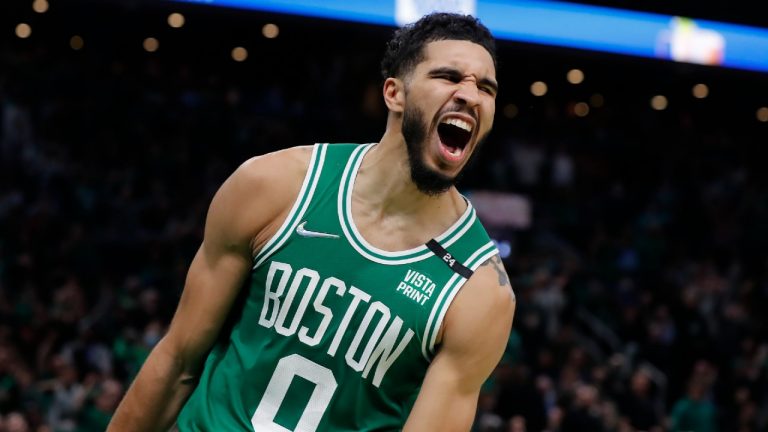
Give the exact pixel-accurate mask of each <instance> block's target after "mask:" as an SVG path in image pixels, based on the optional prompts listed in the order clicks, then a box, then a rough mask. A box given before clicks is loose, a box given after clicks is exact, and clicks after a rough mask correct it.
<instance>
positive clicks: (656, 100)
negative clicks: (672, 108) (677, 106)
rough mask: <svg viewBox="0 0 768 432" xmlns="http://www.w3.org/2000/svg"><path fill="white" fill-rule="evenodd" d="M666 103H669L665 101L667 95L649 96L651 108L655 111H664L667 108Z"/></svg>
mask: <svg viewBox="0 0 768 432" xmlns="http://www.w3.org/2000/svg"><path fill="white" fill-rule="evenodd" d="M667 105H669V102H668V101H667V97H666V96H664V95H656V96H654V97H652V98H651V108H653V109H655V110H656V111H664V110H665V109H667Z"/></svg>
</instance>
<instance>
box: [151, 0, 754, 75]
mask: <svg viewBox="0 0 768 432" xmlns="http://www.w3.org/2000/svg"><path fill="white" fill-rule="evenodd" d="M166 1H173V2H191V3H202V4H207V5H214V6H225V7H234V8H245V9H255V10H261V11H267V12H276V13H286V14H292V15H304V16H311V17H317V18H328V19H334V20H342V21H354V22H363V23H368V24H376V25H389V26H395V25H402V24H403V23H404V21H403V19H402V18H401V17H402V16H407V17H409V19H408V20H415V18H417V17H418V16H420V15H421V14H424V13H427V12H430V11H432V10H441V11H453V12H461V13H470V14H472V15H475V16H477V17H478V18H480V19H481V20H482V21H483V23H484V24H485V25H487V26H488V28H489V29H490V30H491V32H492V33H493V34H494V36H496V37H497V38H499V39H506V40H512V41H517V42H525V43H536V44H545V45H554V46H562V47H567V48H577V49H587V50H593V51H603V52H609V53H615V54H624V55H633V56H640V57H650V58H661V59H666V60H673V61H678V62H685V63H696V64H705V65H717V66H725V67H732V68H737V69H748V70H758V71H764V72H768V29H763V28H758V27H752V26H746V25H740V24H731V23H723V22H717V21H710V20H700V19H695V20H694V19H691V18H687V17H677V16H671V15H663V14H656V13H647V12H635V11H629V10H623V9H617V8H610V7H605V6H593V5H585V4H574V3H569V2H564V1H556V0H505V1H498V0H443V1H440V0H429V1H427V0H424V1H419V0H380V1H348V0H292V1H280V0H166ZM467 11H469V12H467ZM473 11H476V12H473ZM406 21H407V20H406Z"/></svg>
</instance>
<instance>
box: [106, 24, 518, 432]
mask: <svg viewBox="0 0 768 432" xmlns="http://www.w3.org/2000/svg"><path fill="white" fill-rule="evenodd" d="M382 65H383V72H384V74H385V79H386V80H385V82H384V85H383V96H384V100H385V102H386V105H387V107H388V109H389V114H388V119H387V127H386V131H385V132H384V135H383V137H382V138H381V141H380V142H378V143H375V144H367V145H351V144H333V145H326V144H319V145H315V146H313V147H304V148H292V149H288V150H284V151H280V152H277V153H273V154H268V155H265V156H261V157H257V158H254V159H251V160H249V161H247V162H246V163H244V164H243V165H242V166H241V167H239V168H238V169H237V170H236V171H235V172H234V174H232V176H231V177H230V178H229V179H228V180H227V181H226V182H225V183H224V184H223V186H222V187H221V189H220V190H219V191H218V192H217V194H216V196H215V197H214V198H213V201H212V203H211V206H210V210H209V212H208V217H207V221H206V226H205V235H204V240H203V244H202V246H201V247H200V250H199V251H198V253H197V255H196V256H195V258H194V260H193V261H192V265H191V267H190V269H189V274H188V277H187V281H186V285H185V288H184V292H183V294H182V296H181V300H180V303H179V306H178V310H177V311H176V315H175V316H174V318H173V321H172V322H171V325H170V328H169V330H168V333H167V334H166V335H165V337H164V338H163V339H162V340H161V341H160V342H159V343H158V344H157V346H156V347H155V349H154V350H153V351H152V353H151V355H150V356H149V358H148V359H147V361H146V363H145V364H144V366H143V368H142V369H141V371H140V373H139V374H138V376H137V377H136V380H135V382H134V383H133V385H132V386H131V388H130V389H129V391H128V393H127V394H126V396H125V398H124V400H123V401H122V402H121V405H120V407H119V408H118V410H117V412H116V414H115V416H114V418H113V420H112V423H111V425H110V428H109V430H110V431H151V430H158V431H159V430H167V429H168V428H169V427H170V426H172V425H173V423H174V421H176V422H177V425H178V428H179V429H180V430H181V431H245V430H255V431H305V432H312V431H342V430H344V431H373V430H376V431H392V430H401V429H402V430H405V431H467V430H469V429H470V427H471V425H472V421H473V417H474V414H475V407H476V403H477V399H478V394H479V391H480V386H481V384H483V382H484V381H485V379H486V378H487V377H488V376H489V374H490V373H491V372H492V370H493V369H494V367H495V366H496V364H497V362H498V361H499V359H500V357H501V355H502V353H503V351H504V348H505V345H506V341H507V338H508V336H509V332H510V329H511V325H512V316H513V313H514V309H515V298H514V295H513V293H512V290H511V287H510V285H509V281H508V278H507V275H506V273H505V271H504V268H503V266H502V264H501V261H500V259H499V256H498V253H497V250H496V248H495V247H494V245H493V243H492V242H491V240H490V239H489V237H488V235H487V234H486V232H485V230H484V229H483V227H482V226H481V225H480V223H479V222H478V220H477V215H476V213H475V210H474V209H473V208H472V206H471V204H470V203H469V202H468V201H467V200H466V199H465V198H464V197H462V196H461V195H460V194H459V193H458V192H457V191H456V189H455V188H454V187H453V183H454V180H455V179H456V177H457V176H458V175H459V173H460V172H461V171H462V169H463V168H464V167H465V165H466V164H467V161H468V160H469V158H470V156H471V155H472V154H473V153H474V152H475V151H477V150H478V147H479V146H480V143H481V142H482V141H483V139H484V138H485V137H486V136H487V134H488V132H489V131H490V129H491V124H492V122H493V116H494V110H495V97H496V92H497V84H496V80H495V75H496V73H495V72H496V68H495V56H494V41H493V39H492V37H491V35H490V33H489V32H488V30H487V29H486V28H485V27H483V26H482V25H481V24H480V23H479V22H478V21H477V20H476V19H474V18H472V17H468V16H460V15H453V14H433V15H429V16H426V17H424V18H422V19H421V20H420V21H418V22H417V23H415V24H414V25H411V26H409V27H405V28H403V29H401V30H400V31H398V32H397V33H396V35H395V37H394V39H393V40H392V41H391V42H390V43H389V45H388V49H387V53H386V56H385V59H384V61H383V63H382Z"/></svg>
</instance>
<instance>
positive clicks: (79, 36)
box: [0, 0, 768, 432]
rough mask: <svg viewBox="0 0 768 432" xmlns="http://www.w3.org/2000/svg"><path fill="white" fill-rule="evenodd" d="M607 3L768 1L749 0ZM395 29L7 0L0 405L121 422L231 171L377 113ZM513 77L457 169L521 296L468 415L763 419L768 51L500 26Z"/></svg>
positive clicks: (721, 421) (0, 193) (732, 8)
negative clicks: (763, 66)
mask: <svg viewBox="0 0 768 432" xmlns="http://www.w3.org/2000/svg"><path fill="white" fill-rule="evenodd" d="M594 3H595V4H598V3H599V4H602V5H610V6H617V7H625V8H631V7H635V8H637V7H639V8H642V9H643V10H646V11H656V12H662V13H666V14H673V15H683V16H690V17H701V18H709V19H715V20H720V21H730V22H738V23H744V24H750V25H755V26H764V27H768V20H766V19H765V17H764V16H763V15H761V14H760V10H761V9H760V7H759V5H754V6H750V5H747V4H746V3H742V4H739V3H738V2H736V3H733V2H732V3H729V6H728V7H726V6H722V5H721V6H717V5H714V4H699V3H696V2H692V1H689V2H677V3H675V4H671V3H669V2H661V1H658V2H655V1H649V2H642V4H641V5H635V2H628V1H610V0H602V1H599V2H598V1H595V2H594ZM172 13H181V14H182V15H183V17H184V25H183V26H181V27H179V28H174V27H172V26H170V25H169V16H170V14H172ZM171 21H172V20H171ZM21 23H24V24H27V25H28V28H26V27H19V24H21ZM268 24H271V26H268ZM27 30H29V34H27ZM392 30H393V28H392V27H386V26H375V25H364V24H355V23H349V22H340V21H332V20H322V19H311V18H305V17H299V16H292V15H279V14H269V13H264V12H256V11H243V10H233V9H224V8H214V7H210V6H204V5H191V4H181V3H170V2H142V1H138V0H134V1H74V0H72V1H64V0H59V1H55V0H51V1H50V4H48V3H47V2H45V1H43V0H37V1H34V2H33V1H31V0H29V1H20V0H3V1H2V4H1V5H0V118H1V119H2V122H1V123H0V431H9V432H10V431H13V432H19V431H55V432H58V431H98V430H103V429H104V427H105V425H106V422H108V420H109V417H110V415H111V413H112V412H113V410H114V408H115V406H116V403H117V402H118V400H119V398H120V397H121V395H122V392H123V391H124V389H125V386H126V385H127V384H128V383H129V382H130V380H131V379H132V378H133V376H134V375H135V373H136V371H137V370H138V368H139V367H140V365H141V363H142V361H143V359H144V358H145V356H146V355H147V353H148V351H149V350H150V349H151V347H152V346H153V345H154V344H155V343H156V342H157V340H158V339H159V338H160V337H161V335H162V334H163V331H164V330H165V328H166V325H167V323H168V321H169V319H170V316H171V314H172V312H173V310H174V307H175V304H176V302H177V299H178V296H179V294H180V290H181V288H182V284H183V280H184V276H185V272H186V268H187V266H188V264H189V262H190V260H191V258H192V256H193V254H194V252H195V250H196V249H197V247H198V245H199V242H200V240H201V232H202V223H203V219H204V216H205V211H206V209H207V205H208V202H209V200H210V198H211V197H212V195H213V193H214V192H215V190H216V189H217V187H218V186H219V185H220V183H221V182H222V181H223V180H224V179H225V178H226V177H227V176H228V174H229V173H230V172H231V171H232V170H233V169H234V168H235V167H236V166H237V165H238V164H239V163H241V162H242V161H243V160H245V159H247V158H249V157H251V156H253V155H257V154H263V153H266V152H269V151H273V150H277V149H281V148H285V147H288V146H293V145H305V144H311V143H313V142H371V141H376V140H378V139H379V137H380V136H381V134H382V132H383V128H384V122H385V107H384V105H383V104H382V102H381V91H380V85H381V79H380V77H379V73H378V70H379V69H378V61H379V59H380V56H381V54H382V52H383V46H384V43H385V41H386V40H387V38H388V37H389V36H390V34H391V32H392ZM275 31H276V32H277V34H276V35H275ZM267 36H275V37H267ZM147 38H154V42H153V41H152V40H148V39H147ZM155 43H156V44H157V46H156V47H155V48H156V49H153V46H154V44H155ZM236 47H240V48H242V49H241V50H235V48H236ZM238 56H239V57H238ZM243 56H245V58H242V57H243ZM234 57H238V58H239V59H240V61H236V60H235V59H234ZM573 69H578V70H579V71H580V72H581V73H582V74H583V79H582V80H581V81H580V82H578V83H576V84H574V83H571V82H569V77H570V80H571V81H573V82H577V81H579V79H577V78H578V77H579V73H577V72H571V71H572V70H573ZM498 80H499V82H500V84H501V92H500V94H499V97H498V100H497V115H496V123H495V128H494V131H493V133H492V135H491V137H490V138H489V140H488V142H487V143H486V144H485V148H484V149H483V151H482V153H481V155H480V156H479V157H478V158H477V160H476V162H475V163H474V165H473V166H472V168H471V170H470V171H469V172H468V173H467V174H466V176H465V178H464V179H463V180H462V182H461V183H460V189H461V190H462V191H463V192H464V193H466V194H467V195H468V196H470V197H471V198H472V199H473V201H475V202H476V204H477V206H478V209H479V211H480V213H481V216H482V217H483V218H484V219H486V221H487V223H488V225H489V226H490V231H491V233H492V235H493V236H494V238H495V239H496V240H497V241H498V242H499V245H500V248H501V249H502V252H503V253H504V257H505V258H504V260H505V265H506V268H507V270H508V272H509V274H510V276H511V278H512V280H513V286H514V288H515V292H516V294H517V298H518V309H517V315H516V318H515V323H514V330H513V333H512V336H511V338H510V341H509V346H508V349H507V352H506V354H505V357H504V359H503V361H502V363H501V364H500V365H499V367H498V369H497V371H496V372H495V373H494V375H493V377H492V378H491V379H490V380H489V381H488V383H487V384H486V386H485V389H484V392H483V394H482V395H481V400H480V405H479V409H478V416H477V421H476V423H475V430H477V431H517V432H519V431H524V430H527V431H540V430H548V431H553V432H554V431H564V432H565V431H606V432H607V431H631V430H655V431H662V430H675V431H684V430H693V431H739V432H742V431H759V430H768V395H767V394H766V392H767V391H768V382H766V381H767V380H766V378H768V342H767V341H766V330H767V329H766V324H765V319H764V311H765V310H767V308H766V306H768V301H767V300H768V181H767V180H768V178H767V175H768V173H766V161H767V160H768V159H767V158H766V156H768V155H767V154H766V153H767V152H766V145H768V140H767V139H766V138H768V123H767V122H768V108H766V107H768V78H767V76H766V75H765V74H764V73H758V72H749V71H741V70H732V69H725V68H719V67H711V66H699V65H692V64H683V63H674V62H670V61H663V60H652V59H640V58H635V57H628V56H618V55H610V54H600V53H594V52H588V51H579V50H569V49H563V48H554V47H547V46H543V45H529V44H528V45H527V44H522V43H515V42H508V41H500V42H499V71H498ZM538 81H541V82H543V83H545V84H546V88H547V89H546V93H545V94H543V95H540V96H536V95H534V94H533V93H534V92H536V93H541V91H542V87H541V85H538V84H537V85H534V83H536V82H538ZM702 84H703V85H704V86H706V88H705V87H702V86H701V85H702ZM697 85H699V86H697ZM695 86H697V87H695ZM694 88H696V89H697V90H694ZM694 92H696V95H697V96H695V95H694ZM702 95H703V96H704V97H701V96H702ZM659 96H663V97H664V98H663V99H661V98H659Z"/></svg>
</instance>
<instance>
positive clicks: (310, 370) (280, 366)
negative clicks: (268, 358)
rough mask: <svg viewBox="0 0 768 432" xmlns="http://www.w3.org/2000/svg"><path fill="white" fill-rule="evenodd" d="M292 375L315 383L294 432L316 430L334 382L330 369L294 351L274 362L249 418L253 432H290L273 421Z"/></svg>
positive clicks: (335, 384)
mask: <svg viewBox="0 0 768 432" xmlns="http://www.w3.org/2000/svg"><path fill="white" fill-rule="evenodd" d="M295 376H300V377H302V378H304V379H306V380H307V381H309V382H311V383H313V384H315V389H314V390H313V391H312V396H310V397H309V402H308V403H307V407H306V408H305V409H304V412H303V413H302V414H301V417H300V418H299V422H298V423H297V424H296V429H295V430H294V431H295V432H314V431H316V430H317V427H318V425H319V424H320V420H321V419H322V418H323V414H324V413H325V410H327V409H328V405H329V404H330V403H331V398H332V397H333V392H334V391H335V390H336V387H337V386H338V384H337V383H336V378H335V377H334V376H333V372H331V370H330V369H328V368H326V367H323V366H320V365H319V364H317V363H314V362H312V361H310V360H308V359H306V358H304V357H302V356H300V355H298V354H292V355H289V356H287V357H283V358H281V359H280V361H279V362H278V363H277V367H276V368H275V372H274V373H272V378H270V379H269V384H267V389H266V390H265V391H264V396H263V397H262V398H261V402H260V403H259V406H258V407H257V408H256V412H255V413H254V414H253V417H251V425H253V430H254V431H256V432H262V431H263V432H291V431H290V430H289V429H286V428H285V427H283V426H281V425H279V424H277V423H275V416H277V412H278V410H279V409H280V405H282V404H283V400H284V399H285V395H286V393H288V387H290V385H291V381H293V378H294V377H295Z"/></svg>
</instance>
